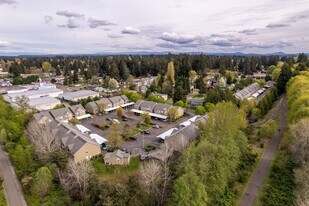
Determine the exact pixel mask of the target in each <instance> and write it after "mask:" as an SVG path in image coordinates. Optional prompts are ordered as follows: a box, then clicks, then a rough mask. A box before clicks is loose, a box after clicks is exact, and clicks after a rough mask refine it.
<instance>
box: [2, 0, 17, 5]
mask: <svg viewBox="0 0 309 206" xmlns="http://www.w3.org/2000/svg"><path fill="white" fill-rule="evenodd" d="M16 3H17V1H15V0H0V4H16Z"/></svg>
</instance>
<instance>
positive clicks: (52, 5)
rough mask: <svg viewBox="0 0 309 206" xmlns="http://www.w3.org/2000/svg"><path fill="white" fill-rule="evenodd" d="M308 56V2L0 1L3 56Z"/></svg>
mask: <svg viewBox="0 0 309 206" xmlns="http://www.w3.org/2000/svg"><path fill="white" fill-rule="evenodd" d="M141 51H146V52H205V53H215V52H224V53H232V52H244V53H262V54H265V53H272V52H285V53H299V52H309V0H49V1H48V0H0V53H1V54H5V53H42V54H62V53H66V54H87V53H88V54H89V53H100V52H141Z"/></svg>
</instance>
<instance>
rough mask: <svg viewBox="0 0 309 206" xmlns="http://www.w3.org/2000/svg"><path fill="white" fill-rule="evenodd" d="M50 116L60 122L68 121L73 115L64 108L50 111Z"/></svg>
mask: <svg viewBox="0 0 309 206" xmlns="http://www.w3.org/2000/svg"><path fill="white" fill-rule="evenodd" d="M50 114H51V115H52V117H53V118H54V119H56V120H61V121H69V120H71V119H72V118H73V113H72V112H71V111H70V110H69V108H66V107H64V108H59V109H55V110H51V111H50Z"/></svg>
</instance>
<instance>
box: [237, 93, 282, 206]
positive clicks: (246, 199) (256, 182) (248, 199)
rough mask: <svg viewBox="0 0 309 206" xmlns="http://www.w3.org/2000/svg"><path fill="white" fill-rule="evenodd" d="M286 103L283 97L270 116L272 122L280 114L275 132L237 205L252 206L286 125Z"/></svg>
mask: <svg viewBox="0 0 309 206" xmlns="http://www.w3.org/2000/svg"><path fill="white" fill-rule="evenodd" d="M286 101H287V100H286V96H284V97H283V99H282V102H281V105H280V106H279V107H278V108H276V111H275V112H274V113H273V114H272V116H271V119H273V120H274V119H276V118H277V117H278V116H279V114H280V113H281V114H282V117H281V119H280V122H279V126H278V128H277V131H276V133H275V135H274V136H273V138H272V139H271V141H270V143H269V146H268V148H267V149H266V151H265V153H264V154H263V156H262V158H261V161H260V163H259V165H258V167H257V168H256V169H255V171H254V174H253V177H252V178H251V180H250V182H249V184H248V187H247V189H246V192H245V194H244V195H243V197H242V199H241V202H240V204H239V205H241V206H253V205H254V202H255V200H256V197H257V196H258V193H259V190H260V188H261V186H262V184H263V181H264V179H265V177H266V175H267V172H268V170H269V168H270V164H271V161H272V159H273V157H274V155H275V153H276V152H277V149H278V145H279V144H280V142H281V140H282V137H283V131H284V127H285V124H286V117H287V108H286Z"/></svg>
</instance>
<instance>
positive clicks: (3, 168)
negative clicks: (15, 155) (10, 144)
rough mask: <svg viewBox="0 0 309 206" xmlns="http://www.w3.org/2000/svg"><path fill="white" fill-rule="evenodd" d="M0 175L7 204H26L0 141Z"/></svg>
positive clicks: (22, 205) (16, 205) (19, 205)
mask: <svg viewBox="0 0 309 206" xmlns="http://www.w3.org/2000/svg"><path fill="white" fill-rule="evenodd" d="M0 175H1V176H2V177H3V179H4V184H3V185H4V190H5V193H6V199H7V202H8V206H27V203H26V201H25V199H24V194H23V191H22V189H21V186H20V184H19V181H18V179H17V176H16V174H15V172H14V168H13V166H12V164H11V161H10V159H9V157H8V154H7V153H6V152H5V150H4V147H3V145H2V143H1V142H0Z"/></svg>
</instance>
